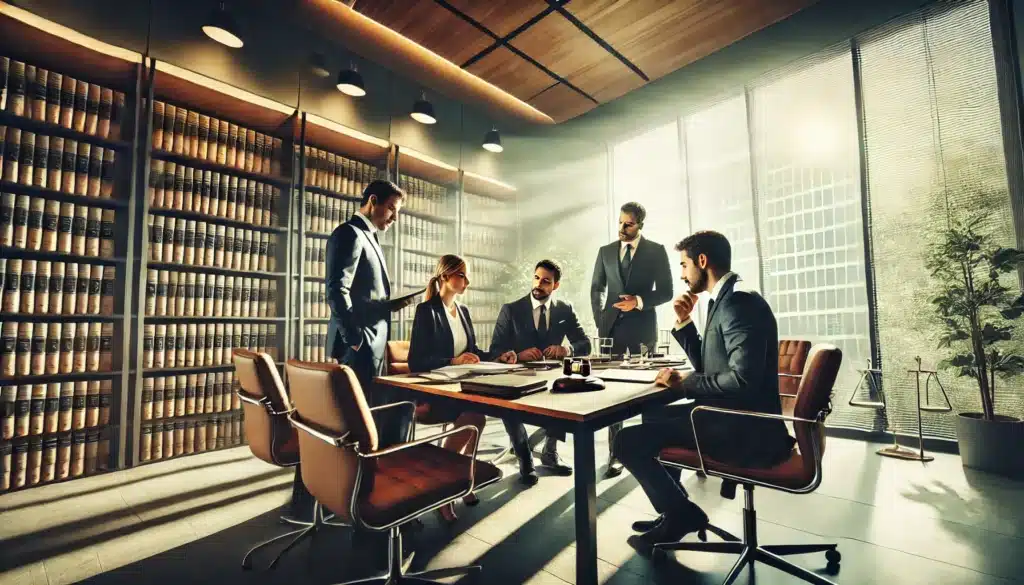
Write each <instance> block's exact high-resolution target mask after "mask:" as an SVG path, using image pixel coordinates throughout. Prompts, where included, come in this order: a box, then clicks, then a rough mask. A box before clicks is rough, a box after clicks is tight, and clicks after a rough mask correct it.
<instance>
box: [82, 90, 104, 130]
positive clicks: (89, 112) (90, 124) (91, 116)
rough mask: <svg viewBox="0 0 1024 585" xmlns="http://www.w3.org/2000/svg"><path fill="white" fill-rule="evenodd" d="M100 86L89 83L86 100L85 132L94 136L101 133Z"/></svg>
mask: <svg viewBox="0 0 1024 585" xmlns="http://www.w3.org/2000/svg"><path fill="white" fill-rule="evenodd" d="M101 91H102V90H101V88H100V86H98V85H96V84H95V83H93V84H90V85H89V91H88V93H87V94H86V101H85V133H86V134H91V135H93V136H95V135H97V134H99V122H100V93H101Z"/></svg>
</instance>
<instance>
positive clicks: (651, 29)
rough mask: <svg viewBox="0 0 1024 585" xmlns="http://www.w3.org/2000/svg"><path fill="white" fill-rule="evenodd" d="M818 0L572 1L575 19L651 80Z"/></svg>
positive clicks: (569, 7) (570, 4)
mask: <svg viewBox="0 0 1024 585" xmlns="http://www.w3.org/2000/svg"><path fill="white" fill-rule="evenodd" d="M816 1H817V0H772V1H765V0H631V1H628V2H623V1H621V0H619V1H616V0H573V1H572V2H570V3H569V4H567V5H566V9H567V10H569V12H571V13H572V14H573V15H574V16H576V18H578V19H579V20H580V21H581V22H583V24H585V25H587V27H589V28H590V29H591V30H592V31H594V33H596V34H597V35H598V36H600V37H601V38H603V39H604V40H605V41H607V42H608V43H609V44H611V46H613V47H615V49H616V50H617V51H619V52H620V53H622V55H623V56H625V57H626V58H627V59H629V60H630V61H631V62H633V63H634V64H635V65H637V66H638V67H640V69H641V70H642V71H643V72H644V73H646V74H647V75H648V76H649V77H650V78H651V79H652V80H653V79H657V78H659V77H662V76H664V75H666V74H668V73H671V72H673V71H675V70H676V69H679V68H680V67H683V66H684V65H687V64H689V63H692V62H694V61H696V60H698V59H700V58H702V57H706V56H707V55H709V54H711V53H713V52H715V51H717V50H719V49H722V48H724V47H726V46H728V45H731V44H732V43H735V42H736V41H738V40H740V39H742V38H744V37H746V36H748V35H750V34H752V33H755V32H757V31H758V30H761V29H762V28H765V27H767V26H770V25H772V24H774V23H776V22H778V21H780V20H782V19H784V18H786V17H788V16H791V15H792V14H794V13H796V12H798V11H799V10H801V9H803V8H806V7H807V6H810V5H811V4H814V3H815V2H816Z"/></svg>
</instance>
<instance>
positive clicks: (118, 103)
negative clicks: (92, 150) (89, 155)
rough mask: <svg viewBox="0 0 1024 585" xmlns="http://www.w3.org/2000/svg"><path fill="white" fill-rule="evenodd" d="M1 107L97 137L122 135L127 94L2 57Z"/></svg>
mask: <svg viewBox="0 0 1024 585" xmlns="http://www.w3.org/2000/svg"><path fill="white" fill-rule="evenodd" d="M0 109H2V110H4V111H6V112H9V113H11V114H13V115H15V116H22V117H25V118H31V119H33V120H37V121H40V122H48V123H50V124H58V125H60V126H63V127H64V128H67V129H69V130H75V131H77V132H84V133H85V134H89V135H92V136H96V137H98V138H103V139H107V138H115V139H116V138H120V136H121V123H122V119H123V118H124V110H125V94H124V93H122V92H120V91H114V90H112V89H109V88H106V87H102V86H100V85H97V84H95V83H88V82H86V81H82V80H78V79H75V78H73V77H71V76H69V75H64V74H61V73H57V72H55V71H48V70H46V69H43V68H42V67H36V66H35V65H29V64H26V63H24V62H21V61H17V60H14V59H10V58H8V57H0Z"/></svg>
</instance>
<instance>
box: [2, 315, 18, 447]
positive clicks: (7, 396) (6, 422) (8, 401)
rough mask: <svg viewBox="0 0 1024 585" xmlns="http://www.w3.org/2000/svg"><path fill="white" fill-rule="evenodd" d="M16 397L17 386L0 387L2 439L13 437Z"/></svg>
mask: <svg viewBox="0 0 1024 585" xmlns="http://www.w3.org/2000/svg"><path fill="white" fill-rule="evenodd" d="M5 325H6V323H5ZM17 398H18V387H17V386H4V387H2V388H0V439H3V440H4V441H9V440H11V439H12V438H14V412H15V404H16V401H17Z"/></svg>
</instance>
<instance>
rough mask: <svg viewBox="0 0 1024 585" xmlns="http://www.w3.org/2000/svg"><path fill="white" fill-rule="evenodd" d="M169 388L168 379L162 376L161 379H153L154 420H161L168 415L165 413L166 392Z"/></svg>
mask: <svg viewBox="0 0 1024 585" xmlns="http://www.w3.org/2000/svg"><path fill="white" fill-rule="evenodd" d="M166 387H167V378H166V377H164V376H160V377H159V378H153V418H154V419H161V418H164V415H165V414H166V413H165V412H164V392H165V390H166Z"/></svg>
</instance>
